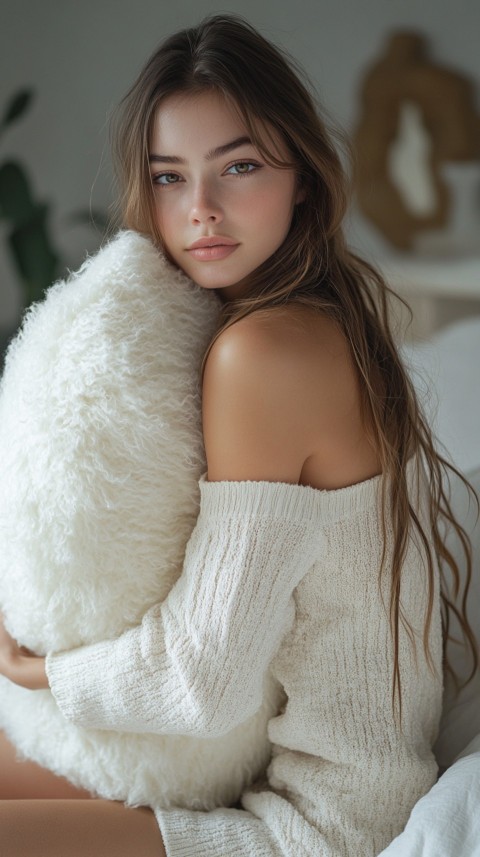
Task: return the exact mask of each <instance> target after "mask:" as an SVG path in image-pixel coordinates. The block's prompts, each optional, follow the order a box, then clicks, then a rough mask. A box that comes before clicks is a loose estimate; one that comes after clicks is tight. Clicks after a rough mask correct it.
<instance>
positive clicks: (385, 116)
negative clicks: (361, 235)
mask: <svg viewBox="0 0 480 857" xmlns="http://www.w3.org/2000/svg"><path fill="white" fill-rule="evenodd" d="M360 97H361V117H360V121H359V124H358V127H357V128H356V131H355V132H354V138H353V140H354V147H355V153H356V164H355V169H356V175H355V184H356V192H357V199H358V205H359V207H360V209H361V211H362V212H363V213H364V215H365V216H366V217H367V218H368V219H369V220H370V221H372V223H374V224H375V226H376V227H377V228H378V229H379V230H380V231H381V232H382V233H383V235H384V236H385V237H386V238H387V239H388V240H389V241H390V242H391V243H392V244H393V245H394V246H395V247H397V248H399V249H411V248H412V245H413V241H414V238H415V235H416V234H417V233H418V232H420V231H422V230H430V229H435V228H437V229H438V228H440V227H445V226H446V225H447V223H448V218H449V211H450V206H451V202H452V201H451V194H450V192H449V189H448V187H447V185H446V184H445V182H444V180H443V179H442V175H441V168H442V165H443V164H444V163H445V162H452V161H454V162H469V161H472V160H473V161H475V160H477V161H478V160H479V159H480V117H479V116H478V114H477V113H476V110H475V104H474V87H473V85H472V83H471V82H470V81H469V80H468V79H467V78H466V77H464V76H463V75H462V74H459V73H457V72H455V71H452V70H451V69H449V68H444V67H443V66H441V65H439V64H437V63H435V62H433V61H432V60H431V59H430V58H429V57H428V55H427V48H426V41H425V39H424V38H423V36H421V35H420V34H419V33H415V32H397V33H394V34H393V35H392V36H391V38H390V40H389V42H388V45H387V49H386V52H385V54H384V55H383V56H382V57H381V58H380V60H378V61H377V62H376V63H375V64H374V65H373V66H372V67H371V68H370V70H369V71H368V72H367V74H366V76H365V78H364V80H363V82H362V86H361V92H360Z"/></svg>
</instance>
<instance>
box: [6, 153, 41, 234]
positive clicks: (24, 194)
mask: <svg viewBox="0 0 480 857" xmlns="http://www.w3.org/2000/svg"><path fill="white" fill-rule="evenodd" d="M33 210H34V202H33V197H32V193H31V190H30V182H29V180H28V177H27V174H26V172H25V170H24V169H23V167H22V166H21V165H20V164H19V163H17V162H16V161H6V162H5V163H4V164H2V166H0V217H3V218H6V219H8V220H11V221H13V223H17V224H19V223H22V222H23V221H25V220H28V218H29V217H31V215H32V211H33Z"/></svg>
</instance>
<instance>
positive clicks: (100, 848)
mask: <svg viewBox="0 0 480 857" xmlns="http://www.w3.org/2000/svg"><path fill="white" fill-rule="evenodd" d="M0 855H1V857H19V855H21V857H166V852H165V848H164V845H163V841H162V837H161V834H160V830H159V827H158V824H157V821H156V819H155V816H154V814H153V812H152V810H151V809H148V808H147V807H139V808H138V809H130V808H129V807H125V806H124V805H123V804H122V803H118V802H117V801H108V800H90V801H87V800H5V801H0Z"/></svg>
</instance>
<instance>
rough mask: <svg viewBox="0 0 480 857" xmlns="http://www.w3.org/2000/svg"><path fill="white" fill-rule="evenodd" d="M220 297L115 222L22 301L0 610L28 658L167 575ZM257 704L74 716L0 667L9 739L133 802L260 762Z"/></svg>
mask: <svg viewBox="0 0 480 857" xmlns="http://www.w3.org/2000/svg"><path fill="white" fill-rule="evenodd" d="M219 306H220V305H219V301H218V299H217V297H216V295H214V294H213V293H212V292H207V291H206V290H204V289H201V288H200V287H198V286H196V285H194V284H193V283H192V282H191V281H189V280H188V279H187V278H186V277H185V276H184V275H183V274H182V273H181V272H180V271H178V270H177V269H175V268H173V267H172V266H171V265H170V264H169V263H167V262H166V260H165V259H164V258H163V257H162V256H161V255H160V254H159V252H158V251H157V249H156V248H155V247H154V245H153V244H152V243H151V241H150V240H149V239H148V238H146V237H144V236H141V235H139V234H138V233H135V232H130V231H124V232H120V233H118V234H117V236H116V237H115V238H114V239H113V240H112V241H111V242H110V243H109V244H107V245H106V246H105V247H103V248H102V249H101V250H100V251H99V252H98V253H97V254H96V255H95V256H93V257H91V258H89V259H87V261H86V262H85V263H84V264H83V266H82V267H81V268H80V270H79V271H78V272H77V273H76V274H73V275H72V276H71V277H70V278H69V279H68V280H67V281H65V282H59V283H57V284H55V285H54V286H52V288H51V289H50V290H49V292H48V294H47V296H46V299H45V301H44V302H43V303H40V304H36V305H35V306H33V307H32V308H31V309H30V311H29V313H28V314H27V316H26V319H25V322H24V324H23V327H22V330H21V332H20V333H19V335H18V336H17V338H16V339H15V340H14V341H13V343H12V344H11V346H10V348H9V351H8V354H7V359H6V365H5V372H4V376H3V379H2V385H1V389H0V461H1V472H0V608H1V610H2V612H3V613H4V616H5V619H6V624H7V628H8V630H9V631H10V632H11V634H12V635H13V636H14V637H15V639H17V640H18V641H19V642H20V643H21V644H23V645H25V646H28V647H29V648H31V649H33V650H34V651H35V652H37V653H38V654H45V653H46V652H47V651H50V652H53V651H62V650H65V649H70V648H74V647H76V646H80V645H82V644H84V643H91V642H96V641H99V640H105V639H109V638H114V637H117V636H119V635H120V634H121V632H122V631H124V630H126V629H127V628H129V627H132V626H135V625H137V624H139V623H140V621H141V618H142V616H143V614H144V613H145V612H146V611H147V610H148V609H149V608H150V607H151V606H152V605H153V604H155V603H157V602H159V601H161V600H162V599H163V598H164V597H165V596H166V594H167V592H168V591H169V589H170V588H171V586H172V585H173V583H174V582H175V580H176V579H177V578H178V576H179V574H180V572H181V569H182V564H183V557H184V553H185V548H186V544H187V541H188V539H189V537H190V534H191V532H192V530H193V527H194V525H195V521H196V518H197V515H198V510H199V497H200V495H199V488H198V479H199V477H200V475H201V474H202V473H203V472H204V471H205V469H206V463H205V457H204V449H203V443H202V433H201V406H200V364H201V358H202V356H203V354H204V352H205V350H206V347H207V344H208V342H209V340H210V338H211V336H212V334H213V332H214V330H215V328H216V325H217V323H218V317H219ZM278 702H279V699H278V688H277V687H276V686H274V685H273V684H272V683H268V686H266V688H265V702H264V705H263V708H262V709H261V711H259V712H258V714H257V715H256V716H255V717H253V718H251V720H249V721H248V722H246V723H245V724H242V725H241V726H240V727H237V728H236V729H235V730H233V731H232V732H231V733H229V734H228V735H225V736H222V737H219V738H217V739H200V738H198V739H196V738H192V737H186V736H172V735H165V736H162V735H151V734H145V735H141V734H140V735H139V734H135V735H134V734H125V733H118V732H114V731H111V732H109V731H103V730H102V731H100V730H99V731H94V730H85V729H81V728H78V727H76V726H74V725H72V724H71V723H69V722H67V721H66V720H65V719H64V718H63V716H62V714H61V713H60V711H59V709H58V708H57V706H56V704H55V701H54V699H53V697H52V695H51V693H50V691H35V692H32V691H27V690H23V689H22V688H19V687H17V686H16V685H13V684H11V683H9V682H7V681H6V680H4V679H2V680H0V727H1V728H3V729H4V730H5V731H6V733H7V734H8V736H9V738H10V740H11V741H12V742H13V743H14V744H15V745H16V747H17V748H18V750H19V752H20V753H21V754H23V755H24V756H25V757H28V758H30V759H33V760H35V761H37V762H39V763H40V764H41V765H43V766H44V767H47V768H49V769H51V770H52V771H54V772H56V773H57V774H61V775H64V776H66V777H67V778H68V779H69V780H71V782H73V783H74V784H76V785H77V786H81V787H84V788H87V789H89V790H91V791H92V792H94V793H96V794H98V795H99V796H102V797H106V798H110V799H116V800H123V801H126V802H127V803H129V804H132V805H139V804H150V805H156V806H165V807H168V806H171V805H179V806H186V807H190V808H197V809H211V808H213V807H214V806H215V805H219V804H229V803H232V802H234V801H235V800H236V799H237V798H238V796H239V794H240V793H241V791H242V789H243V787H244V786H245V785H247V784H249V783H250V782H251V781H252V780H253V778H254V777H255V776H256V775H257V774H258V773H259V772H260V771H261V770H262V769H263V768H264V767H265V766H266V764H267V762H268V760H269V756H270V747H269V744H268V741H267V729H266V727H267V721H268V719H269V718H270V717H271V716H273V715H274V713H275V712H276V710H277V705H278Z"/></svg>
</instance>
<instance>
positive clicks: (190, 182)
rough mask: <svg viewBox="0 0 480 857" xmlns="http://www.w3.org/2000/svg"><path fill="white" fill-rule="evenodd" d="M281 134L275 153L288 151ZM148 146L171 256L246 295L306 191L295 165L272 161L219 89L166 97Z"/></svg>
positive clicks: (192, 272) (211, 282)
mask: <svg viewBox="0 0 480 857" xmlns="http://www.w3.org/2000/svg"><path fill="white" fill-rule="evenodd" d="M275 141H276V145H277V148H276V150H275V152H274V154H275V155H279V156H280V157H282V158H287V157H288V153H287V151H286V148H285V146H284V144H283V142H282V141H281V140H280V138H279V136H278V135H277V137H275ZM149 154H150V170H151V175H152V179H153V184H154V194H155V209H156V218H157V225H158V228H159V230H160V234H161V235H162V238H163V241H164V244H165V247H166V249H167V250H168V252H169V253H170V256H171V257H172V259H173V260H174V261H175V262H176V264H177V265H178V266H179V267H180V268H181V269H182V270H183V271H184V272H185V273H186V274H187V276H189V277H190V278H191V279H192V280H193V281H194V282H195V283H198V285H200V286H203V287H204V288H207V289H218V290H219V293H220V295H221V296H222V299H223V300H231V299H234V298H236V297H240V296H242V282H241V281H242V280H243V278H244V277H246V276H247V275H248V274H250V273H251V272H252V271H253V270H254V269H255V268H257V267H258V266H259V265H260V264H261V263H262V262H264V261H265V260H266V259H268V258H269V256H271V255H272V254H273V253H274V252H275V251H276V250H277V249H278V247H280V245H281V244H282V242H283V241H284V239H285V237H286V235H287V233H288V231H289V228H290V223H291V220H292V214H293V210H294V207H295V204H296V203H297V202H299V201H300V199H301V198H303V197H301V194H300V192H299V191H298V190H297V182H296V175H295V172H294V170H291V169H279V168H277V167H272V166H270V165H269V164H267V163H266V161H265V159H264V158H263V157H262V156H261V155H260V153H259V152H258V151H257V149H256V148H255V146H253V145H252V143H251V142H249V137H248V132H247V130H246V128H245V126H244V124H243V122H242V120H241V119H240V118H239V116H238V115H237V113H236V111H235V110H234V109H233V108H232V107H231V106H230V105H228V103H227V102H226V101H225V100H224V98H223V97H222V96H221V95H220V94H218V93H214V92H205V93H202V94H200V95H182V94H179V95H173V96H170V97H169V98H167V99H166V100H165V101H164V102H163V103H162V105H161V107H160V108H159V110H158V112H157V115H156V118H155V124H154V129H153V134H152V140H151V144H150V153H149ZM197 242H200V245H203V246H195V245H196V244H197Z"/></svg>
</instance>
